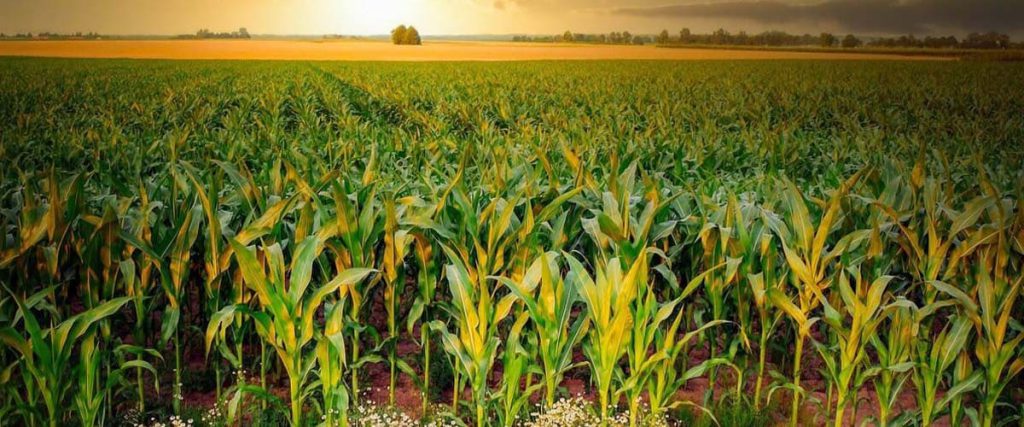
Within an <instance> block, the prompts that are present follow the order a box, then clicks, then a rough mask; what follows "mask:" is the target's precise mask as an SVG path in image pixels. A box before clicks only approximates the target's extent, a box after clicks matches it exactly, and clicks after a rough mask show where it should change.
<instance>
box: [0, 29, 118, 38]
mask: <svg viewBox="0 0 1024 427" xmlns="http://www.w3.org/2000/svg"><path fill="white" fill-rule="evenodd" d="M101 38H107V36H103V35H100V34H98V33H94V32H88V33H83V32H81V31H78V32H75V33H67V34H61V33H51V32H48V31H43V32H41V33H37V34H32V33H16V34H7V33H0V39H18V40H23V39H24V40H27V39H39V40H98V39H101Z"/></svg>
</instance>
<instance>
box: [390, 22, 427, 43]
mask: <svg viewBox="0 0 1024 427" xmlns="http://www.w3.org/2000/svg"><path fill="white" fill-rule="evenodd" d="M391 43H394V44H400V45H421V44H423V40H422V39H421V38H420V32H419V31H416V27H413V26H412V25H410V26H408V27H406V26H405V25H399V26H397V27H395V29H393V30H391Z"/></svg>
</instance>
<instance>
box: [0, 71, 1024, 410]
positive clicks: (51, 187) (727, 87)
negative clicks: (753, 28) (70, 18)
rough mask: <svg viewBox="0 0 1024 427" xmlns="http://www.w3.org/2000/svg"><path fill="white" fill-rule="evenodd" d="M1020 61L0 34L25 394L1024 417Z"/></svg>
mask: <svg viewBox="0 0 1024 427" xmlns="http://www.w3.org/2000/svg"><path fill="white" fill-rule="evenodd" d="M1021 76H1024V68H1022V67H1021V66H1020V65H1018V64H996V63H960V62H956V63H934V64H932V63H901V62H885V63H869V62H820V61H815V62H811V61H807V62H787V61H777V62H757V61H750V62H728V61H726V62H687V63H673V62H536V63H496V64H485V63H472V64H464V63H424V64H413V63H404V64H402V63H392V64H388V63H347V64H342V63H329V62H323V63H317V62H233V61H226V62H183V61H131V60H42V59H3V60H0V159H2V166H0V232H2V236H0V237H2V239H0V288H2V289H0V342H2V343H3V344H2V346H0V425H11V426H64V425H84V426H93V425H149V424H148V423H150V422H151V421H152V420H157V421H161V422H162V421H167V420H170V421H168V422H170V423H171V425H175V424H173V423H175V422H177V423H181V422H182V421H181V420H182V419H183V417H191V416H193V415H195V414H200V413H202V414H203V416H202V419H200V418H199V417H198V416H196V417H195V418H196V419H195V420H194V422H195V424H197V425H200V424H201V425H211V426H222V425H223V426H234V425H282V424H284V425H293V426H312V425H326V426H337V425H341V426H347V425H373V424H372V423H373V422H374V420H377V422H382V423H384V424H388V423H390V424H392V425H408V424H417V425H418V423H423V425H471V426H532V425H538V426H539V425H592V424H594V423H596V424H600V425H629V426H631V427H634V426H660V425H708V426H710V425H722V426H727V425H765V424H770V425H791V426H796V425H835V426H843V425H857V426H859V425H879V426H890V425H892V426H900V425H920V426H931V425H980V426H984V427H990V426H1024V375H1020V374H1021V371H1022V370H1024V343H1022V341H1024V297H1021V296H1020V294H1021V293H1022V291H1024V290H1022V287H1024V284H1022V282H1024V274H1022V270H1024V206H1022V205H1021V200H1022V196H1024V145H1022V142H1024V97H1021V96H1020V94H1022V93H1024V80H1022V79H1021ZM375 389H379V390H380V392H375ZM371 393H377V394H376V396H378V397H379V398H378V399H376V401H371V399H370V398H369V397H368V396H369V395H370V394H371ZM410 394H411V395H412V396H413V398H412V400H411V401H410V399H407V398H403V396H404V397H408V395H410ZM577 395H582V397H583V398H582V399H575V397H576V396H577ZM567 399H572V400H573V401H576V402H582V403H581V404H583V405H587V408H586V409H585V410H584V412H585V414H584V415H585V416H584V415H580V416H579V417H577V418H572V419H574V420H579V421H577V422H578V423H579V424H571V423H570V422H569V421H566V422H565V423H563V424H558V423H557V422H555V421H550V420H549V421H547V422H548V424H545V423H544V422H545V421H544V420H545V418H544V417H545V414H548V413H553V412H559V411H562V409H559V408H563V407H564V405H563V403H564V402H566V401H567ZM737 407H741V408H746V409H745V411H746V412H748V413H750V414H755V415H756V417H755V418H751V419H747V420H743V419H740V418H739V417H733V416H730V414H733V413H736V412H737V411H730V408H737ZM380 408H384V409H380ZM387 408H391V409H387ZM396 408H397V409H396ZM556 409H557V410H556ZM374 411H378V412H374ZM380 411H385V412H386V411H398V412H400V413H397V414H395V413H390V414H389V415H382V414H381V412H380ZM741 412H742V411H741ZM559 413H565V412H559ZM169 417H174V418H173V419H171V418H169ZM580 417H582V418H580ZM381 420H384V421H381ZM584 420H588V421H584ZM570 421H571V420H570ZM431 423H437V424H431Z"/></svg>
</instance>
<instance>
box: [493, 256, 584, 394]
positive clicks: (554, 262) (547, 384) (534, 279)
mask: <svg viewBox="0 0 1024 427" xmlns="http://www.w3.org/2000/svg"><path fill="white" fill-rule="evenodd" d="M560 270H561V269H560V268H559V263H558V254H557V253H554V252H549V253H547V254H544V255H541V257H540V258H537V259H536V260H535V261H534V262H533V265H531V266H530V268H529V269H528V270H527V271H526V275H525V276H523V279H522V280H521V281H520V282H514V281H512V280H510V279H508V278H505V277H499V278H498V280H499V281H501V283H502V284H504V285H505V286H506V287H507V288H508V289H509V291H511V292H512V294H513V295H515V296H516V298H518V299H519V300H520V301H522V302H523V304H524V305H525V306H526V313H528V314H529V319H530V322H531V329H532V331H531V332H533V335H534V336H535V338H536V342H537V352H538V353H539V356H540V360H541V369H542V372H541V373H542V378H543V379H544V402H545V404H546V405H547V406H548V407H550V406H551V405H553V404H554V403H555V394H556V393H557V391H558V384H560V383H561V382H562V376H563V375H564V374H565V372H566V371H568V370H569V369H572V368H573V367H575V366H576V365H575V364H573V362H572V350H573V348H574V347H575V346H576V344H577V343H578V342H579V341H580V339H581V338H582V337H583V335H585V334H586V325H587V323H586V318H585V317H583V316H580V317H577V318H576V320H575V321H572V322H571V323H570V316H571V314H572V308H573V304H574V303H576V301H577V300H578V292H579V291H578V289H577V288H576V285H577V284H576V283H574V282H569V281H565V280H563V279H562V277H561V276H560V273H559V271H560Z"/></svg>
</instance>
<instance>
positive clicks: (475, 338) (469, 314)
mask: <svg viewBox="0 0 1024 427" xmlns="http://www.w3.org/2000/svg"><path fill="white" fill-rule="evenodd" d="M444 250H445V253H446V254H447V255H448V261H449V262H450V264H448V265H447V266H446V267H445V276H446V277H447V279H448V288H449V290H450V291H451V297H452V301H451V304H452V313H451V314H452V321H453V322H452V323H453V326H454V327H455V332H454V333H452V332H449V330H448V326H447V325H445V324H444V323H443V322H441V321H440V320H434V321H432V322H431V323H430V327H431V328H432V329H434V330H435V331H437V332H438V333H440V335H441V341H442V343H444V349H445V351H447V352H448V353H449V354H451V355H452V357H454V358H455V359H456V360H457V361H458V364H457V367H458V369H459V370H460V371H461V373H462V374H463V375H465V376H466V378H467V379H468V380H469V384H470V387H471V388H472V389H473V406H474V409H475V419H476V425H477V426H484V425H485V424H484V420H485V419H486V416H487V414H486V408H487V398H488V396H487V390H488V388H487V377H488V376H489V375H490V372H491V369H492V368H493V367H494V360H495V358H496V357H497V356H498V346H499V345H500V344H501V339H499V331H498V326H499V323H501V321H502V320H504V319H505V317H508V315H509V312H511V310H512V304H513V303H515V301H516V299H515V296H514V295H511V294H509V295H506V296H504V297H501V298H497V297H496V293H495V289H492V288H496V287H492V286H490V285H488V283H487V282H488V279H487V278H486V277H484V276H482V275H480V274H479V272H478V271H476V270H470V269H468V268H467V267H466V265H464V264H463V263H462V260H461V259H460V257H459V255H457V254H456V253H455V252H454V251H452V250H451V249H449V248H448V247H445V248H444Z"/></svg>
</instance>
